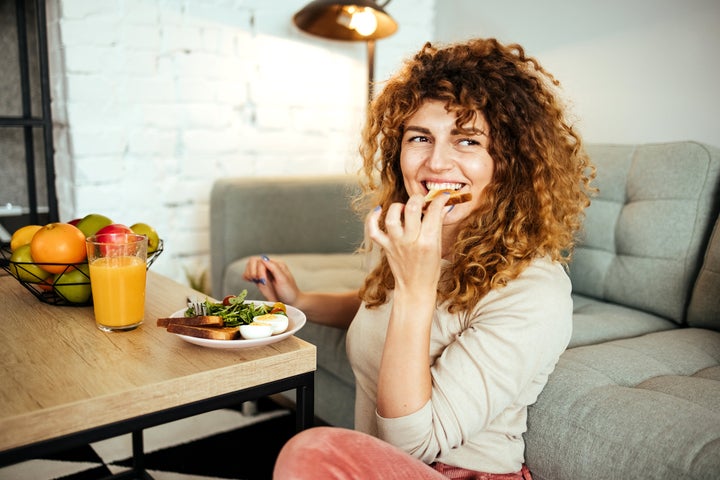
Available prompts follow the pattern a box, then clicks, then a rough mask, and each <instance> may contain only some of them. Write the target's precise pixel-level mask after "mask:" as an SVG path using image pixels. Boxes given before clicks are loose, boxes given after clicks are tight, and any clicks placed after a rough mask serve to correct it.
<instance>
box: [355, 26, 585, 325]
mask: <svg viewBox="0 0 720 480" xmlns="http://www.w3.org/2000/svg"><path fill="white" fill-rule="evenodd" d="M559 85H560V84H559V82H558V81H557V80H556V79H555V78H554V77H553V76H552V75H551V74H550V73H549V72H547V71H546V70H545V69H544V68H543V67H542V66H541V65H540V64H539V63H538V62H537V60H535V59H534V58H532V57H528V56H526V55H525V52H524V50H523V48H522V47H521V46H520V45H517V44H512V45H507V46H506V45H503V44H501V43H499V42H498V41H497V40H495V39H474V40H470V41H468V42H464V43H457V44H452V45H449V46H446V47H444V48H436V47H434V46H433V45H431V44H430V43H426V44H425V46H424V47H423V48H422V49H421V50H420V52H418V53H417V54H416V55H415V56H414V57H413V58H412V59H410V60H408V61H407V62H406V63H405V64H404V65H403V67H402V68H401V69H400V71H399V72H398V73H396V74H395V75H394V76H393V77H392V78H391V79H390V80H388V82H387V83H386V85H385V87H384V88H383V90H382V92H381V93H380V94H379V95H378V96H377V97H376V98H375V99H374V100H373V101H372V103H371V104H370V106H369V112H368V113H369V114H368V117H367V120H366V124H365V127H364V129H363V138H362V140H363V142H362V146H361V148H360V153H361V155H362V159H363V166H362V168H361V173H362V177H363V180H362V181H361V184H362V187H363V194H362V195H361V197H360V198H358V199H357V201H356V207H357V208H358V209H362V210H364V211H368V209H369V208H371V207H373V206H377V205H380V206H382V207H383V211H387V208H388V207H389V206H390V204H391V203H393V202H403V203H404V202H406V201H407V200H408V194H407V192H406V191H405V188H404V186H403V175H402V172H401V170H400V148H401V139H402V136H403V133H404V132H403V129H404V126H405V122H406V121H407V120H408V119H409V118H410V117H411V116H412V115H413V114H414V113H415V112H416V111H417V110H418V109H419V108H420V107H421V106H422V104H423V103H424V102H425V101H427V100H439V101H442V102H444V103H445V106H446V108H447V110H448V111H449V112H454V113H455V114H456V115H457V121H456V125H457V126H458V128H459V129H461V130H462V127H463V126H466V125H468V124H472V122H474V121H475V119H476V117H477V116H478V115H483V116H484V118H485V120H486V121H487V124H488V126H489V130H490V131H489V138H490V142H489V146H488V153H489V154H490V156H491V157H492V159H493V161H494V174H493V178H492V180H491V181H490V183H489V184H488V185H487V186H486V187H485V189H484V190H483V197H482V201H481V205H480V206H479V207H478V208H477V209H476V210H475V211H474V212H473V214H472V215H471V216H470V217H469V218H467V219H466V220H464V222H463V224H462V225H461V228H460V230H459V234H458V238H457V240H456V243H455V246H454V250H453V251H454V256H453V259H452V265H451V266H450V267H449V268H448V269H446V270H445V271H444V272H443V274H444V276H443V280H442V281H441V282H440V283H439V284H438V301H439V303H442V302H445V301H448V302H449V309H450V311H451V312H458V311H470V310H471V309H472V308H473V307H474V305H475V304H477V302H478V301H479V300H480V299H481V298H482V297H483V296H484V295H486V294H487V293H488V292H489V291H490V290H491V289H493V288H499V287H501V286H503V285H505V284H506V283H507V282H508V281H509V280H511V279H513V278H515V277H517V276H518V275H519V274H520V273H521V272H522V270H523V269H524V268H525V267H527V265H528V264H529V263H530V262H531V261H532V260H533V259H534V258H536V257H540V256H549V257H550V258H552V259H553V260H556V261H560V262H563V263H567V262H568V261H569V260H570V257H571V254H572V249H573V246H574V244H575V242H576V236H577V232H579V230H580V228H581V225H582V220H583V212H584V209H585V208H586V207H587V206H588V205H589V204H590V196H591V194H592V192H593V191H594V188H593V187H592V186H591V181H592V179H593V178H594V176H595V170H594V167H593V166H592V164H591V163H590V160H589V158H588V157H587V155H586V154H585V152H584V149H583V148H582V141H581V138H580V135H579V134H578V133H577V132H576V131H575V130H574V128H573V127H572V126H571V125H570V124H569V122H568V121H567V119H566V114H565V108H564V105H563V104H562V102H561V101H560V99H559V98H558V96H557V95H556V90H557V88H558V87H559ZM381 225H383V224H382V222H381ZM383 228H384V226H383ZM393 288H394V278H393V275H392V272H391V270H390V267H389V264H388V262H387V259H386V258H385V256H384V254H382V255H381V259H380V263H379V264H378V266H377V267H376V268H375V269H374V270H373V271H372V272H371V273H370V275H369V276H368V277H367V278H366V280H365V283H364V285H363V287H362V289H361V291H360V295H361V298H362V299H363V300H364V301H365V303H366V305H367V306H369V307H373V306H378V305H381V304H383V303H385V302H386V301H387V295H388V291H389V290H392V289H393Z"/></svg>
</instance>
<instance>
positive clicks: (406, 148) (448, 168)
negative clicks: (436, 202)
mask: <svg viewBox="0 0 720 480" xmlns="http://www.w3.org/2000/svg"><path fill="white" fill-rule="evenodd" d="M456 119H457V116H456V115H455V113H452V112H451V113H448V112H447V111H446V110H445V104H444V102H441V101H437V100H428V101H426V102H425V103H424V104H423V105H422V106H421V107H420V109H419V110H418V111H417V112H415V114H413V116H411V117H410V118H409V119H408V121H407V123H406V127H405V130H404V133H403V137H402V146H401V150H400V168H401V169H402V174H403V182H404V184H405V190H407V193H408V195H414V194H421V195H426V194H427V193H428V191H429V190H431V189H433V188H452V189H453V190H459V191H461V192H469V193H471V194H472V200H470V201H469V202H466V203H461V204H458V205H455V207H454V208H453V209H452V210H451V211H450V212H449V213H448V215H447V216H446V217H445V222H444V224H445V225H450V224H455V223H457V222H459V221H461V220H463V219H465V218H467V217H468V216H469V215H470V213H472V211H473V210H475V209H476V208H477V207H478V205H479V204H480V198H481V194H482V191H483V189H484V188H485V186H486V185H487V184H488V183H490V180H491V179H492V176H493V171H494V162H493V159H492V157H490V154H489V153H488V151H487V147H488V143H489V138H488V125H487V122H486V121H485V118H484V117H483V116H482V115H477V116H476V119H475V122H474V123H473V124H468V125H463V129H464V130H465V131H466V132H469V134H463V133H461V132H460V131H458V128H457V126H456V125H455V121H456Z"/></svg>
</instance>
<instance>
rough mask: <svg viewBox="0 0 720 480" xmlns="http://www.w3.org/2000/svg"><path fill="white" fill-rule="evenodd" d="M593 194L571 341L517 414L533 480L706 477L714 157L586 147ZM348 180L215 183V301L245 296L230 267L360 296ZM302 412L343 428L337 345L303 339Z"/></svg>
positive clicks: (718, 466) (713, 394)
mask: <svg viewBox="0 0 720 480" xmlns="http://www.w3.org/2000/svg"><path fill="white" fill-rule="evenodd" d="M587 148H588V152H589V154H590V156H591V158H592V159H593V162H594V163H595V164H596V166H597V168H598V178H597V182H596V184H597V186H598V187H599V188H600V193H599V195H598V196H597V197H596V198H595V199H594V200H593V203H592V205H591V207H590V208H589V209H588V211H587V218H586V221H585V226H584V232H583V239H582V241H581V244H580V245H579V247H578V248H577V250H576V254H575V258H574V260H573V263H572V264H571V266H570V276H571V279H572V282H573V298H574V305H575V308H574V318H573V323H574V325H573V328H574V331H573V336H572V339H571V342H570V345H569V347H568V350H567V351H566V352H565V353H564V354H563V355H562V356H561V358H560V361H559V363H558V365H557V367H556V369H555V371H554V372H553V374H552V375H551V376H550V379H549V382H548V385H547V387H546V388H545V390H544V391H543V392H542V394H541V395H540V397H539V399H538V401H537V402H536V403H535V404H534V405H532V406H531V407H530V409H529V418H528V431H527V433H526V435H525V440H526V444H527V451H526V462H527V464H528V466H529V467H530V469H531V471H532V473H533V475H534V477H535V478H536V479H538V480H544V479H547V480H550V479H552V480H562V479H574V480H577V479H588V478H593V479H614V478H649V479H666V478H667V479H681V478H687V479H709V478H720V226H719V225H720V220H719V219H718V211H719V210H720V150H719V149H717V148H714V147H711V146H708V145H703V144H699V143H695V142H675V143H667V144H646V145H589V146H588V147H587ZM354 182H355V181H354V179H353V178H351V177H323V178H312V179H311V178H293V179H285V180H277V179H224V180H220V181H218V182H217V183H216V184H215V185H214V188H213V191H212V196H211V207H210V215H211V251H212V255H211V277H212V289H213V296H215V297H218V298H221V297H222V296H223V295H226V294H230V293H236V292H238V291H240V290H242V289H243V288H247V289H248V291H249V292H250V297H251V298H253V297H257V298H259V293H258V292H257V290H256V289H255V286H254V285H253V284H249V283H247V282H244V281H243V280H242V279H241V278H240V275H241V273H242V271H243V269H244V257H247V256H250V255H257V254H260V253H265V254H267V255H270V256H274V257H281V258H282V259H284V260H285V261H286V262H287V263H288V264H289V265H290V266H291V268H292V270H293V272H294V273H295V275H296V277H297V280H298V283H299V284H300V286H301V288H304V289H317V290H336V291H337V290H343V289H346V288H355V287H357V286H358V285H359V283H360V282H361V279H362V277H363V272H362V269H361V261H360V258H359V257H358V256H357V255H354V254H353V253H352V252H353V250H354V248H355V247H356V246H357V245H358V244H359V242H360V240H361V236H362V222H361V220H360V219H359V218H358V217H356V216H355V214H354V213H352V212H351V211H350V209H349V207H348V199H349V196H351V195H352V193H353V192H354V188H355V183H354ZM298 336H300V337H302V338H305V339H306V340H308V341H310V342H311V343H313V344H315V345H316V346H317V348H318V370H317V375H316V397H315V402H316V404H315V405H316V413H317V415H318V416H319V417H320V418H322V419H323V420H325V421H327V422H328V423H331V424H333V425H340V426H346V427H351V426H352V423H353V420H352V417H353V402H354V382H353V375H352V371H351V370H350V368H349V366H348V362H347V358H346V356H345V348H344V340H345V336H344V331H342V330H337V329H332V328H327V327H320V326H317V325H313V324H308V325H306V327H304V328H303V329H302V330H301V331H300V332H299V335H298Z"/></svg>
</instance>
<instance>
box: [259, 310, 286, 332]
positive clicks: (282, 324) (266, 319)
mask: <svg viewBox="0 0 720 480" xmlns="http://www.w3.org/2000/svg"><path fill="white" fill-rule="evenodd" d="M254 322H261V323H266V324H268V325H272V327H273V331H272V334H273V335H277V334H278V333H283V332H284V331H285V330H287V328H288V317H287V316H285V315H279V314H274V313H268V314H265V315H258V316H257V317H255V318H253V323H254Z"/></svg>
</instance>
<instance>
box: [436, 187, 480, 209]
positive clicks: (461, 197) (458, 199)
mask: <svg viewBox="0 0 720 480" xmlns="http://www.w3.org/2000/svg"><path fill="white" fill-rule="evenodd" d="M443 193H448V194H449V195H450V198H448V200H447V202H445V206H448V205H456V204H458V203H465V202H469V201H470V200H472V194H471V193H469V192H463V193H460V192H456V191H455V190H430V191H429V192H428V194H427V195H425V206H426V207H427V206H428V204H429V203H430V202H432V201H433V199H434V198H435V197H437V196H438V195H441V194H443Z"/></svg>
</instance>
